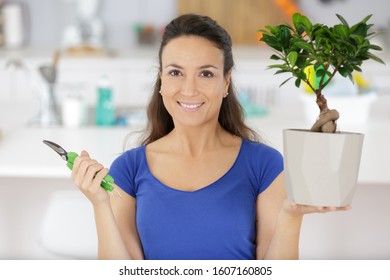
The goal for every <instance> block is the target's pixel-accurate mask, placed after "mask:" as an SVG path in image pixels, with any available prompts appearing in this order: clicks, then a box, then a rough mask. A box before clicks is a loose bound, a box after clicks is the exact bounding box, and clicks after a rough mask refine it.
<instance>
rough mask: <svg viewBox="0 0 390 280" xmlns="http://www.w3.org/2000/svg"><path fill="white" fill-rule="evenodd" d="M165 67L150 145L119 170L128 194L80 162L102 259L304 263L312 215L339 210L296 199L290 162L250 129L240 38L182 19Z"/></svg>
mask: <svg viewBox="0 0 390 280" xmlns="http://www.w3.org/2000/svg"><path fill="white" fill-rule="evenodd" d="M159 66H160V68H159V73H158V76H157V80H156V83H155V87H154V91H153V94H152V98H151V101H150V103H149V106H148V127H147V129H146V130H145V135H144V138H143V139H142V142H141V143H140V146H139V147H137V148H134V149H131V150H129V151H126V152H125V153H123V154H122V155H120V156H119V157H118V158H117V159H116V160H115V161H114V162H113V164H112V166H111V168H110V174H111V176H112V177H113V178H114V180H115V183H116V184H114V187H115V189H116V190H117V191H118V192H119V193H120V196H111V198H110V197H109V195H108V194H107V193H106V192H105V191H104V190H103V189H102V188H100V182H101V180H102V179H103V178H104V176H105V175H106V174H107V169H105V168H103V166H102V165H100V164H99V163H98V162H96V161H95V160H93V159H91V158H90V156H89V155H88V153H87V152H85V151H83V152H82V153H81V156H79V157H78V158H76V159H75V162H74V167H73V171H72V178H73V181H74V183H75V184H76V185H77V186H78V187H79V188H80V190H81V191H82V192H83V193H84V194H85V195H86V196H87V197H88V199H89V200H90V201H91V202H92V204H93V206H94V213H95V220H96V226H97V231H98V240H99V258H104V259H124V258H130V259H294V258H297V257H298V240H299V233H300V228H301V221H302V217H303V215H304V214H306V213H315V212H327V211H333V210H336V209H335V208H329V207H309V206H304V205H296V204H295V203H294V202H290V201H287V199H286V194H285V187H284V177H283V158H282V156H281V154H280V153H279V152H278V151H277V150H275V149H274V148H271V147H269V146H267V145H265V144H263V143H261V142H259V141H258V137H257V134H256V133H255V132H254V131H253V130H251V129H250V128H248V127H247V126H246V125H245V123H244V116H243V111H242V108H241V106H240V104H239V102H238V100H237V98H236V93H235V91H234V86H233V83H232V78H231V75H232V68H233V66H234V62H233V56H232V44H231V39H230V36H229V35H228V34H227V32H226V31H225V30H224V29H223V28H221V27H220V26H219V25H218V24H217V23H216V22H215V21H214V20H212V19H211V18H209V17H206V16H200V15H194V14H186V15H183V16H180V17H178V18H176V19H174V20H172V21H171V22H170V23H169V24H168V26H167V27H166V29H165V32H164V34H163V38H162V43H161V46H160V50H159ZM345 209H348V208H347V207H346V208H340V210H345Z"/></svg>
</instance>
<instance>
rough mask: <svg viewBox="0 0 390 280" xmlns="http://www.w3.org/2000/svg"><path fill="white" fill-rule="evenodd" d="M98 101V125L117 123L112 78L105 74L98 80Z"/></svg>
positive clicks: (96, 115)
mask: <svg viewBox="0 0 390 280" xmlns="http://www.w3.org/2000/svg"><path fill="white" fill-rule="evenodd" d="M97 91H98V102H97V105H96V110H95V120H96V125H98V126H112V125H115V122H116V115H115V105H114V101H113V96H112V87H111V82H110V80H109V79H108V78H107V77H106V76H103V77H102V78H101V79H100V80H99V82H98V89H97Z"/></svg>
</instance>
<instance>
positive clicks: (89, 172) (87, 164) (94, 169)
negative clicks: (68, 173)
mask: <svg viewBox="0 0 390 280" xmlns="http://www.w3.org/2000/svg"><path fill="white" fill-rule="evenodd" d="M107 173H108V169H107V168H104V166H103V165H102V164H100V163H99V162H97V161H96V160H94V159H91V157H90V156H89V154H88V152H86V151H82V152H81V154H80V156H78V157H76V159H75V161H74V163H73V169H72V180H73V183H74V184H75V185H76V186H77V187H78V188H79V189H80V190H81V192H82V193H83V194H84V195H85V196H86V197H87V198H88V199H89V200H90V201H91V203H92V204H93V205H98V204H102V203H107V202H109V198H110V197H109V194H108V193H107V191H105V190H104V189H103V188H102V187H101V186H100V183H101V182H102V180H103V178H104V176H105V175H107Z"/></svg>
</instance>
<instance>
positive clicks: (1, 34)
mask: <svg viewBox="0 0 390 280" xmlns="http://www.w3.org/2000/svg"><path fill="white" fill-rule="evenodd" d="M389 6H390V4H389V2H388V1H387V0H372V1H367V0H240V1H235V0H158V1H154V0H153V1H152V0H127V1H123V0H24V1H23V0H19V1H12V0H8V1H7V0H0V106H1V107H0V193H1V195H0V259H56V258H93V257H94V255H95V253H96V236H95V233H94V228H93V227H94V225H93V218H92V212H91V208H90V205H89V204H88V202H86V201H85V199H83V198H82V197H80V195H79V194H78V193H77V192H75V191H74V187H73V186H72V184H71V182H70V180H69V170H67V169H66V167H65V166H64V162H62V161H61V160H60V158H59V157H58V156H57V155H55V154H54V153H53V152H52V151H50V150H49V149H48V148H47V147H46V146H44V145H43V144H42V140H43V139H48V140H53V141H56V142H58V143H59V144H61V145H63V146H64V148H66V149H67V148H68V149H70V150H72V151H77V152H80V151H81V149H88V150H89V151H90V152H91V153H92V154H93V155H95V157H96V158H98V159H99V160H100V161H101V162H102V163H104V164H105V165H107V166H109V165H110V163H111V162H112V161H113V159H114V158H115V157H116V156H117V155H118V154H119V153H121V152H122V148H123V146H125V148H126V147H127V148H129V147H131V146H134V145H135V140H134V139H133V138H129V139H130V140H129V141H128V142H127V143H125V144H124V140H125V139H128V138H127V136H128V133H129V132H133V131H137V130H139V129H140V128H142V127H143V125H144V124H145V121H146V118H145V106H146V104H147V102H148V100H149V97H150V94H151V90H152V87H153V84H154V81H155V77H156V74H157V66H158V61H157V48H158V46H159V41H160V38H161V34H162V32H163V30H164V26H165V25H166V24H167V23H168V22H169V21H170V20H171V19H172V18H174V17H176V16H177V15H180V14H184V13H200V14H205V15H209V16H211V17H212V18H214V19H216V20H217V21H218V22H219V23H220V24H221V25H222V26H223V27H225V28H226V29H227V30H228V32H229V33H230V35H231V36H232V39H233V45H234V49H233V51H234V57H235V63H236V65H235V69H234V74H233V75H234V76H233V80H234V83H235V86H236V88H237V92H238V94H239V99H240V102H241V103H242V105H243V107H244V110H245V113H246V117H247V121H248V123H249V124H250V125H251V126H252V127H254V128H255V129H256V130H258V131H259V132H260V133H261V134H262V135H263V137H264V139H265V141H267V143H269V144H270V145H272V146H274V147H276V148H277V149H279V150H280V151H282V149H283V147H282V146H283V145H282V129H283V128H287V127H296V128H308V127H310V125H311V123H312V122H313V120H314V119H315V118H316V114H317V113H318V112H317V111H316V107H315V105H313V103H314V100H313V96H312V95H310V94H308V92H306V90H305V89H304V88H295V86H294V84H293V83H288V84H286V85H284V86H283V87H281V88H279V84H280V83H281V82H283V81H284V79H283V77H280V76H274V75H273V71H267V70H266V68H267V65H269V64H270V62H272V61H270V60H269V56H270V55H271V54H272V53H271V52H270V50H269V49H268V48H267V47H265V46H264V45H262V44H260V43H259V34H258V32H257V30H259V29H261V28H263V27H264V26H265V25H269V24H270V25H273V24H278V23H283V22H288V21H289V19H290V18H291V16H292V14H293V13H295V12H301V13H303V14H305V15H307V16H308V17H309V18H310V19H311V20H312V21H313V22H321V23H324V24H328V25H333V24H336V23H337V22H338V19H337V17H336V13H337V14H341V15H342V16H343V17H344V18H345V19H346V20H347V21H348V22H349V23H350V24H354V23H356V22H358V21H360V20H362V19H363V18H364V17H365V16H367V15H368V14H373V16H372V18H371V20H370V23H373V24H374V28H373V30H374V31H377V32H378V36H377V37H375V38H374V39H373V43H374V44H377V45H379V46H381V47H382V48H383V51H382V52H380V53H375V54H377V55H378V56H380V57H381V58H382V59H383V60H384V61H385V62H386V65H381V64H378V63H376V62H372V61H369V62H367V63H365V64H364V65H363V70H364V71H363V73H361V74H359V75H357V76H355V78H356V80H355V83H354V84H352V83H351V82H350V81H348V80H346V81H344V80H339V81H336V82H335V83H334V84H333V87H332V89H329V91H330V92H329V95H332V96H331V98H333V97H334V99H331V101H329V104H330V105H331V107H332V104H333V105H334V107H337V109H338V110H339V111H340V113H341V116H342V117H341V118H340V120H339V128H340V129H342V130H348V131H357V132H362V133H365V135H366V136H365V137H366V138H365V146H364V147H365V148H364V150H363V155H362V162H361V171H360V175H359V180H358V186H359V188H358V192H357V194H356V199H355V202H354V205H353V206H354V210H353V211H351V212H350V213H342V214H339V213H337V214H329V215H325V216H324V217H323V216H321V217H317V216H316V217H314V216H313V217H307V218H305V222H304V226H303V230H302V238H301V240H302V241H301V252H302V253H301V255H302V258H306V259H390V237H389V236H390V223H389V222H388V221H387V220H388V219H386V218H383V215H384V214H383V213H390V203H388V201H389V199H390V172H389V167H388V166H389V157H390V149H389V148H388V143H390V109H389V108H390V79H389V78H390V69H389V67H388V65H389V62H390V55H389V54H390V14H389V13H388V10H389V8H390V7H389ZM337 97H341V98H337ZM307 99H309V105H308V104H307V103H308V102H307ZM336 104H337V106H336ZM313 109H314V112H313ZM52 153H53V154H52Z"/></svg>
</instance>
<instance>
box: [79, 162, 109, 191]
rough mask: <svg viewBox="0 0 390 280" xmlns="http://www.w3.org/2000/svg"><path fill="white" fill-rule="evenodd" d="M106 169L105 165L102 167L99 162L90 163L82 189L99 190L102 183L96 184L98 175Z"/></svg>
mask: <svg viewBox="0 0 390 280" xmlns="http://www.w3.org/2000/svg"><path fill="white" fill-rule="evenodd" d="M103 168H104V166H103V165H101V164H100V163H98V162H94V163H92V162H91V163H90V164H89V165H88V167H87V170H86V173H85V176H84V179H83V184H82V188H83V189H87V188H95V189H96V188H97V187H98V186H99V185H100V182H99V183H98V184H96V182H95V178H96V174H97V173H98V172H99V171H100V170H102V169H103Z"/></svg>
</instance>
